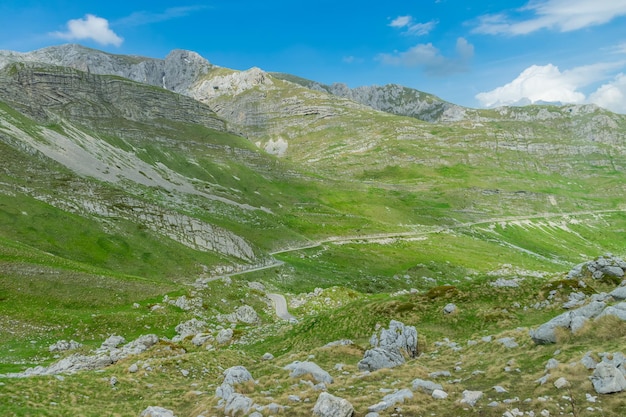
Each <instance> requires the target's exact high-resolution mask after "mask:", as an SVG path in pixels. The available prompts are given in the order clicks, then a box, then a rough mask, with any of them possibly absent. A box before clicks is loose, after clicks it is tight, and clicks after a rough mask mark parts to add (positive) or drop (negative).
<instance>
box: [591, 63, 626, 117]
mask: <svg viewBox="0 0 626 417" xmlns="http://www.w3.org/2000/svg"><path fill="white" fill-rule="evenodd" d="M589 101H590V102H592V103H595V104H597V105H598V106H601V107H604V108H605V109H609V110H611V111H613V112H616V113H626V75H624V74H623V73H620V74H618V75H617V76H616V77H615V78H614V79H613V80H612V81H611V82H609V83H606V84H603V85H602V86H601V87H600V88H598V89H597V90H596V91H595V92H594V93H592V94H591V95H590V96H589Z"/></svg>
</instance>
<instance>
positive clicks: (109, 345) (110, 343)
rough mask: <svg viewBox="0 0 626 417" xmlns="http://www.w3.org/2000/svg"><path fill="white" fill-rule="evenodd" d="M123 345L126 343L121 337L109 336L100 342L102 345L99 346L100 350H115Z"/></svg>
mask: <svg viewBox="0 0 626 417" xmlns="http://www.w3.org/2000/svg"><path fill="white" fill-rule="evenodd" d="M124 343H126V339H124V338H123V337H122V336H117V335H113V336H109V337H108V338H107V339H106V340H105V341H104V342H102V345H100V349H103V350H110V349H115V348H117V347H118V346H119V345H123V344H124Z"/></svg>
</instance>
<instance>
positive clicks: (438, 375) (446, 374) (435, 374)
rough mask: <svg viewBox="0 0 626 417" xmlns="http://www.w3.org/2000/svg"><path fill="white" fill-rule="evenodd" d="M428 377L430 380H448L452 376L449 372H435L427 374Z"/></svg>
mask: <svg viewBox="0 0 626 417" xmlns="http://www.w3.org/2000/svg"><path fill="white" fill-rule="evenodd" d="M428 376H429V377H431V378H442V377H445V378H450V377H451V376H452V374H451V373H450V371H435V372H431V373H429V374H428Z"/></svg>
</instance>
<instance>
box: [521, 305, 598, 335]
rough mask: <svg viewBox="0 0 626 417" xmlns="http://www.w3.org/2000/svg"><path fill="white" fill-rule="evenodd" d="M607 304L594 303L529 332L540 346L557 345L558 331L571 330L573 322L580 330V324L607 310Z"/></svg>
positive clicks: (559, 316) (562, 315)
mask: <svg viewBox="0 0 626 417" xmlns="http://www.w3.org/2000/svg"><path fill="white" fill-rule="evenodd" d="M605 307H606V303H605V302H603V301H592V302H591V303H589V304H587V305H586V306H582V307H579V308H577V309H576V310H572V311H568V312H566V313H563V314H560V315H558V316H556V317H555V318H553V319H552V320H550V321H548V322H547V323H544V324H542V325H541V326H539V327H538V328H537V329H535V330H531V331H530V332H529V334H530V337H531V338H532V339H533V341H534V342H535V343H536V344H538V345H544V344H548V343H556V331H555V330H556V329H557V328H559V327H560V328H564V329H569V330H571V327H572V321H573V320H574V322H575V323H574V327H575V328H576V329H578V328H579V327H578V326H579V325H580V323H581V322H582V321H584V319H591V318H594V317H597V316H598V315H600V314H601V313H602V311H603V310H604V309H605Z"/></svg>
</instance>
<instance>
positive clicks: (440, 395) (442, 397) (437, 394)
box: [432, 389, 448, 400]
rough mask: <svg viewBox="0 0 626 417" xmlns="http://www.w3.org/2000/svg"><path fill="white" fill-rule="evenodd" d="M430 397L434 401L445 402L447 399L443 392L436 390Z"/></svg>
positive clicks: (446, 394)
mask: <svg viewBox="0 0 626 417" xmlns="http://www.w3.org/2000/svg"><path fill="white" fill-rule="evenodd" d="M432 397H433V398H434V399H435V400H445V399H446V398H448V393H447V392H445V391H443V390H440V389H436V390H434V391H433V393H432Z"/></svg>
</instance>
